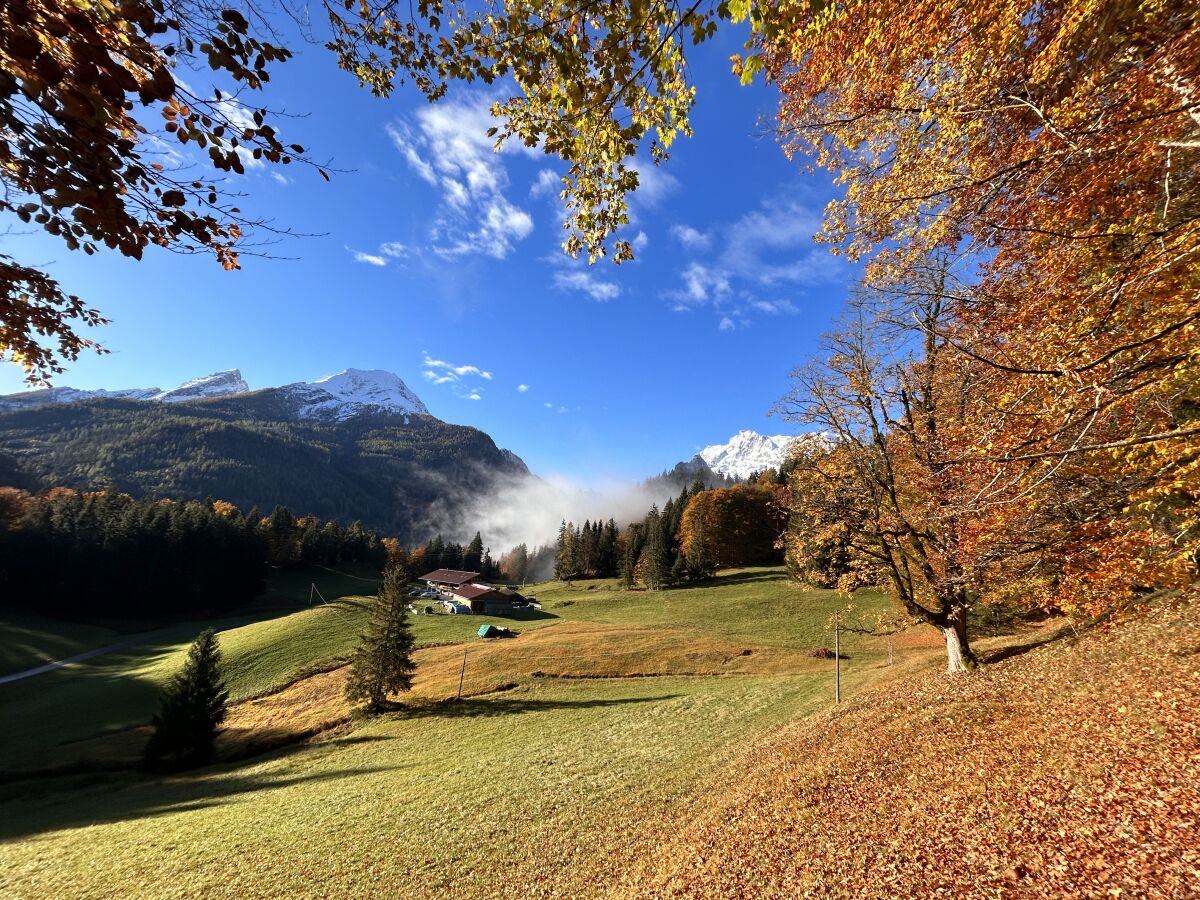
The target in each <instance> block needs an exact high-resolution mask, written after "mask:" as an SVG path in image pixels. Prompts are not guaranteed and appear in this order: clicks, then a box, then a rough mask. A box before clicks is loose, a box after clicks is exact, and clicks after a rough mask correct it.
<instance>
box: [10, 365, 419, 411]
mask: <svg viewBox="0 0 1200 900" xmlns="http://www.w3.org/2000/svg"><path fill="white" fill-rule="evenodd" d="M258 391H281V392H283V393H284V394H285V395H288V396H289V397H290V398H291V399H293V400H294V401H295V403H294V410H293V413H294V415H295V416H296V417H297V418H301V419H305V418H316V419H326V420H337V421H340V420H343V419H348V418H351V417H353V416H357V415H363V414H367V413H372V412H395V413H400V414H403V415H424V416H428V415H431V413H430V412H429V409H428V407H426V406H425V404H424V403H423V402H422V401H421V399H420V397H418V396H417V395H416V394H415V393H413V391H412V390H411V389H410V388H409V387H408V385H407V384H405V383H404V380H403V379H401V378H400V376H398V375H396V374H394V373H392V372H388V371H385V370H383V369H354V368H349V369H343V370H342V371H341V372H338V373H336V374H334V375H327V376H325V377H324V378H318V379H316V380H314V381H297V382H293V383H291V384H284V385H279V386H277V387H266V388H257V389H251V387H250V385H249V384H248V383H247V382H246V380H245V378H243V377H242V373H241V370H240V369H226V370H224V371H221V372H213V373H211V374H209V375H203V376H200V377H199V378H193V379H190V380H188V381H185V382H183V383H182V384H180V385H178V386H177V387H174V388H170V389H168V390H162V389H160V388H157V387H153V388H122V389H118V390H108V389H104V388H102V389H97V390H84V389H80V388H73V387H69V386H65V387H53V388H43V389H40V390H33V391H22V392H19V393H15V394H5V395H2V396H0V414H2V413H7V412H16V411H19V410H27V409H39V408H42V407H45V406H58V405H64V404H70V403H78V402H81V401H84V400H96V399H119V400H138V401H144V402H145V401H148V402H155V403H183V402H188V401H193V400H207V399H212V398H217V397H237V396H241V395H244V394H253V393H257V392H258Z"/></svg>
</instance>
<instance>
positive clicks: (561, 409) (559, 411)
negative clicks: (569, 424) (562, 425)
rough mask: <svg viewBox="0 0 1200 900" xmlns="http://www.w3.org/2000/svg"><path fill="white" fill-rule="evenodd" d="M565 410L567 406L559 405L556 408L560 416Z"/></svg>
mask: <svg viewBox="0 0 1200 900" xmlns="http://www.w3.org/2000/svg"><path fill="white" fill-rule="evenodd" d="M566 411H567V408H566V407H565V406H560V407H559V408H558V414H559V415H560V416H561V415H562V414H563V413H565V412H566Z"/></svg>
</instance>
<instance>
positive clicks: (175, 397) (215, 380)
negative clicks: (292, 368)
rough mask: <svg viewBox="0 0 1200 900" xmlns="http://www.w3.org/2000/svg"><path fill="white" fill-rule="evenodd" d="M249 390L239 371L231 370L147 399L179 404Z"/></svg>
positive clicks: (199, 379) (207, 376)
mask: <svg viewBox="0 0 1200 900" xmlns="http://www.w3.org/2000/svg"><path fill="white" fill-rule="evenodd" d="M249 390H250V385H248V384H246V380H245V379H244V378H242V373H241V372H240V371H239V370H238V369H229V370H228V371H225V372H214V373H213V374H212V375H205V376H204V377H202V378H193V379H192V380H191V381H185V382H184V383H183V384H181V385H180V386H179V387H177V388H172V389H171V390H169V391H160V392H159V393H157V394H155V395H154V396H153V397H147V398H145V399H147V400H160V401H162V402H164V403H179V402H181V401H183V400H200V399H203V398H204V397H227V396H229V395H231V394H245V393H247V392H248V391H249ZM139 399H141V398H139Z"/></svg>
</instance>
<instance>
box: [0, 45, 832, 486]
mask: <svg viewBox="0 0 1200 900" xmlns="http://www.w3.org/2000/svg"><path fill="white" fill-rule="evenodd" d="M737 49H738V41H737V38H736V35H733V34H729V33H727V34H726V35H725V37H724V39H721V40H718V41H716V42H713V43H711V44H709V45H706V46H704V47H702V48H699V49H697V50H694V51H692V53H691V57H690V58H691V60H692V66H693V73H694V76H695V78H696V81H697V86H698V97H697V106H696V109H695V112H694V120H693V121H694V129H695V136H694V137H693V138H690V139H686V138H684V139H680V140H679V141H678V142H677V143H676V145H675V147H674V148H673V151H672V158H671V160H670V161H669V162H668V163H667V165H666V166H665V167H663V168H660V169H657V170H655V169H654V168H653V167H650V166H646V167H644V173H643V188H642V189H641V190H640V191H639V192H638V195H637V196H636V197H635V198H634V199H633V209H634V222H633V224H632V226H631V227H630V229H629V231H628V234H627V236H628V237H629V238H630V239H632V240H633V241H634V245H635V247H636V248H637V255H638V259H637V261H635V262H633V263H626V264H623V265H622V266H620V267H618V266H615V265H613V264H612V263H611V262H608V261H603V260H602V261H600V262H599V263H597V264H595V265H593V266H590V267H589V266H587V265H586V264H584V263H582V262H579V263H573V262H571V261H570V260H568V259H567V258H566V257H565V256H564V255H563V254H562V252H561V250H560V249H559V243H560V241H561V234H562V231H561V212H560V209H559V201H558V199H557V197H556V192H557V188H556V187H555V186H553V185H554V183H555V182H556V176H555V174H554V173H556V172H559V171H562V170H563V166H562V164H561V163H560V162H558V161H557V160H555V159H554V158H552V157H548V156H545V155H543V154H541V153H540V152H537V151H528V150H526V149H524V148H517V147H515V146H514V147H512V148H510V149H508V150H506V151H505V152H502V153H500V154H494V153H492V152H491V150H490V142H489V141H488V139H487V137H486V133H485V132H486V129H487V128H488V127H489V125H490V124H492V123H491V122H490V121H489V118H488V115H487V112H486V110H487V105H488V102H489V100H490V99H491V96H490V95H488V94H487V93H485V92H482V91H477V90H471V89H459V90H457V91H454V90H452V91H451V93H450V95H449V97H448V98H447V99H445V100H443V101H441V102H440V103H439V104H436V105H432V106H431V105H430V104H428V103H426V102H425V101H424V100H423V99H422V98H420V97H419V96H418V95H417V94H416V92H415V91H414V90H412V89H411V88H407V87H401V88H400V89H398V90H397V92H396V94H395V95H394V96H393V97H392V98H390V99H388V100H379V99H377V98H374V97H372V96H371V95H370V94H369V93H368V92H366V91H364V90H361V89H359V88H358V87H357V85H356V83H355V82H354V81H353V79H352V78H351V77H350V76H349V75H347V74H345V73H343V72H341V71H339V70H338V69H337V68H336V66H335V64H334V62H333V59H332V57H331V56H330V55H329V54H328V52H327V51H325V50H324V49H322V48H320V47H314V46H309V45H301V46H300V47H299V52H298V53H297V57H296V58H295V59H294V60H293V61H291V62H289V63H287V64H285V65H283V66H280V67H278V68H277V70H276V73H275V76H274V80H273V82H272V85H271V90H270V93H269V94H268V95H267V97H268V101H269V103H270V105H271V106H272V107H274V108H284V109H286V110H287V111H288V112H289V113H293V114H296V116H297V118H291V119H284V120H281V121H280V122H278V123H277V125H278V127H279V129H280V131H281V132H282V133H283V136H284V138H285V140H286V141H288V142H292V141H298V142H300V143H303V144H305V145H306V146H307V147H309V148H310V149H311V152H312V153H313V155H314V156H315V157H318V158H321V159H330V160H331V163H332V166H333V167H334V168H335V169H337V170H341V171H339V172H335V173H334V174H333V179H332V181H331V182H330V183H326V182H325V181H323V180H322V179H321V178H320V177H319V176H318V175H317V173H316V172H315V171H312V170H310V169H304V168H299V167H290V168H279V167H267V166H261V167H257V168H254V167H252V168H250V169H248V172H247V175H246V177H245V178H242V179H238V180H237V186H238V187H239V188H240V189H241V190H243V191H244V192H245V194H246V196H245V197H244V199H243V202H242V203H241V206H242V208H243V209H244V210H246V211H247V212H249V213H252V214H257V215H261V216H264V217H268V218H271V219H273V220H274V221H275V222H276V223H277V224H278V225H280V226H288V227H290V228H292V229H293V230H295V231H296V232H299V233H302V234H305V235H310V236H305V237H295V238H287V239H284V240H282V241H281V242H279V243H277V244H275V245H273V246H271V247H269V248H266V249H267V250H268V252H270V253H272V254H275V255H277V256H280V257H287V258H286V259H258V258H253V257H246V258H244V259H243V267H242V270H241V271H238V272H232V273H228V272H224V271H222V270H221V269H220V267H219V266H218V265H217V264H216V263H215V262H214V261H213V260H212V259H211V258H209V257H201V256H195V257H181V256H176V255H172V254H169V253H166V252H155V251H153V250H151V251H149V252H148V253H147V254H146V257H145V259H144V260H143V261H141V262H133V261H130V260H126V259H123V258H121V257H119V256H117V255H115V254H109V253H101V254H98V255H97V256H94V257H85V256H83V255H82V254H78V253H71V252H69V251H67V250H66V249H65V248H63V247H62V245H60V244H57V243H55V242H54V240H53V239H51V238H49V237H47V236H42V235H15V236H12V235H10V236H8V237H5V238H3V239H2V240H3V246H4V247H5V249H6V250H7V252H10V253H12V254H13V255H15V256H17V257H18V259H20V260H21V261H23V262H29V263H38V264H43V265H45V266H46V267H47V268H48V269H49V270H50V271H51V272H52V273H53V274H55V275H56V276H57V277H58V278H59V279H60V280H61V281H62V283H63V284H64V286H65V287H66V288H67V289H68V290H70V291H72V292H75V293H78V294H80V295H81V296H83V297H84V298H85V299H87V300H88V301H89V302H91V303H92V304H93V305H95V306H97V307H98V308H99V309H100V310H101V311H102V312H103V313H105V314H106V315H107V316H108V317H109V318H111V319H112V324H111V325H109V326H107V327H105V328H103V329H100V330H99V331H98V333H97V335H96V336H97V337H98V338H99V339H100V340H101V341H102V342H103V343H104V344H105V346H107V347H108V349H109V350H111V351H112V352H111V353H110V354H109V355H106V356H90V355H89V356H86V357H84V358H81V359H80V360H79V361H78V362H77V363H75V364H72V365H71V366H70V367H69V368H68V371H67V373H66V374H65V375H63V376H60V377H59V378H58V379H57V381H56V383H57V384H65V385H71V386H75V387H81V388H98V387H107V388H118V387H135V386H139V387H140V386H160V387H169V386H173V385H174V384H177V383H179V382H181V381H184V380H187V379H189V378H193V377H196V376H198V375H203V374H206V373H208V372H212V371H218V370H222V369H228V368H240V369H241V370H242V373H243V375H244V376H245V378H246V380H247V381H248V382H249V383H250V385H251V387H256V388H257V387H268V386H273V385H278V384H284V383H288V382H292V381H308V380H313V379H316V378H319V377H322V376H325V375H329V374H332V373H334V372H337V371H340V370H342V369H344V368H348V367H354V368H364V369H369V368H379V369H387V370H390V371H393V372H395V373H397V374H398V375H400V376H401V377H402V378H403V379H404V380H405V381H406V382H407V383H408V384H409V386H410V387H412V388H413V390H415V391H416V392H417V393H418V395H419V396H421V398H422V399H423V400H424V401H425V403H426V404H427V405H428V407H429V409H430V411H431V412H432V413H433V414H434V415H436V416H438V417H440V418H442V419H445V420H446V421H449V422H458V423H464V424H470V425H474V426H476V427H479V428H481V429H483V430H484V431H487V432H488V433H489V434H491V435H492V436H493V437H494V438H495V439H496V442H497V443H498V444H500V445H501V446H505V447H508V448H510V449H512V450H514V451H515V452H516V453H518V454H519V455H521V456H522V457H523V458H524V459H525V460H526V462H527V463H528V464H529V465H530V467H531V468H532V469H533V471H534V472H536V473H539V474H560V475H565V476H568V477H571V478H574V479H577V480H580V481H584V482H588V481H599V480H601V479H612V478H618V479H627V478H639V477H643V476H645V475H648V474H652V473H654V472H657V471H660V470H661V469H663V468H666V467H669V466H670V465H672V464H673V463H674V462H676V461H678V460H680V459H685V458H688V457H689V456H691V454H692V453H694V452H695V450H696V449H698V448H699V447H700V446H703V445H705V444H710V443H717V442H723V441H724V440H726V439H727V438H728V437H729V436H730V435H731V434H733V433H734V432H735V431H737V430H739V429H742V428H751V429H755V430H758V431H763V432H767V433H788V432H789V431H793V430H794V428H792V427H790V426H789V425H788V424H787V423H783V422H780V421H779V420H778V419H774V418H768V416H767V413H768V411H769V410H770V408H771V406H772V405H773V404H774V402H775V401H776V399H777V398H778V397H779V396H781V395H782V394H783V393H784V392H785V390H786V389H787V376H788V372H789V371H790V370H791V369H792V368H793V367H794V366H795V365H796V364H797V363H799V362H801V361H802V360H803V359H804V358H805V357H806V356H807V355H808V354H809V353H810V352H811V351H812V349H813V346H814V342H815V340H816V338H817V336H818V335H819V334H820V332H821V331H823V330H824V329H826V328H827V327H828V326H829V324H830V322H831V320H832V318H833V317H834V316H836V314H837V313H838V311H839V310H840V308H841V306H842V303H843V298H844V297H845V294H846V290H847V287H848V285H849V283H850V281H851V279H852V275H853V272H852V270H851V268H850V267H849V266H848V265H847V264H846V263H845V262H844V261H843V260H841V259H839V258H837V257H834V256H833V255H832V254H830V253H829V251H828V249H827V248H825V247H823V246H819V245H817V244H815V243H814V242H813V241H812V239H811V238H812V235H813V233H814V232H815V231H816V230H817V228H818V225H819V222H820V216H821V210H822V208H823V207H824V205H825V203H826V202H827V201H828V200H829V198H830V197H831V196H833V191H834V188H833V186H832V185H831V183H830V181H829V179H828V178H827V177H825V176H824V175H820V174H817V175H813V174H808V173H806V172H805V171H803V168H802V165H801V163H800V162H799V161H796V162H789V161H788V160H786V159H785V157H784V156H783V154H782V152H781V151H780V149H779V147H778V145H777V144H776V143H775V141H774V139H773V137H772V136H771V135H770V133H769V122H768V124H764V122H763V118H764V117H766V118H767V119H768V120H769V118H770V116H771V114H772V112H773V110H774V102H775V101H774V97H773V94H772V92H771V91H770V89H768V88H765V87H763V86H761V85H755V86H752V87H749V88H744V87H741V86H740V85H739V84H738V82H737V80H736V79H735V78H734V77H733V76H732V75H730V74H729V72H728V62H727V60H728V56H729V54H730V53H732V52H736V50H737ZM185 80H187V81H188V82H189V84H191V85H192V86H193V87H194V88H199V87H200V86H201V85H202V84H204V82H205V79H203V78H202V77H201V76H199V75H197V74H194V73H192V74H186V75H185ZM277 176H282V177H277ZM438 362H441V363H448V364H450V367H447V366H444V365H442V366H439V365H435V363H438ZM453 369H461V370H463V371H462V374H455V375H454V377H453V378H447V373H448V372H450V373H451V374H453ZM472 370H477V372H476V371H472ZM483 373H486V375H487V376H488V377H484V374H483ZM22 387H23V384H22V376H21V372H20V370H18V369H17V368H16V367H14V366H11V365H5V366H3V367H0V393H8V392H12V391H17V390H21V389H22Z"/></svg>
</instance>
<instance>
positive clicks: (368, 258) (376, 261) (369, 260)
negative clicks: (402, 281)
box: [346, 247, 387, 266]
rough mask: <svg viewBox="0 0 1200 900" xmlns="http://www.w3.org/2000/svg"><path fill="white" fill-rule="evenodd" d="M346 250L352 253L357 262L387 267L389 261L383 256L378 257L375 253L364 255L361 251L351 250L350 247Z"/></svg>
mask: <svg viewBox="0 0 1200 900" xmlns="http://www.w3.org/2000/svg"><path fill="white" fill-rule="evenodd" d="M346 249H347V250H349V251H350V254H351V255H352V256H353V257H354V261H355V262H358V263H366V264H367V265H369V266H386V265H387V260H386V259H384V258H383V257H382V256H376V255H375V254H374V253H363V252H362V251H361V250H351V249H350V248H349V247H347V248H346Z"/></svg>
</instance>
